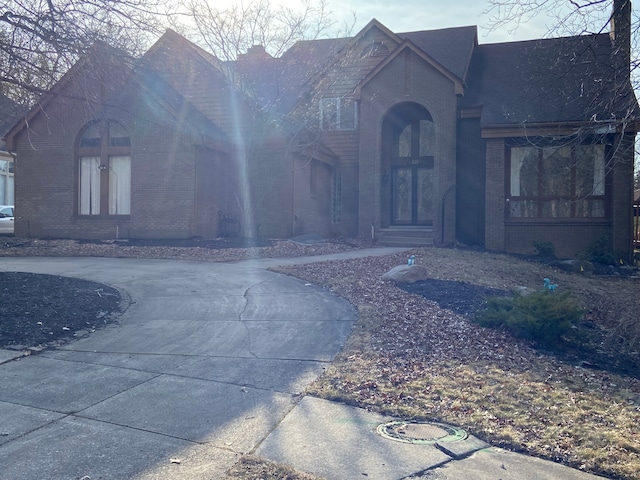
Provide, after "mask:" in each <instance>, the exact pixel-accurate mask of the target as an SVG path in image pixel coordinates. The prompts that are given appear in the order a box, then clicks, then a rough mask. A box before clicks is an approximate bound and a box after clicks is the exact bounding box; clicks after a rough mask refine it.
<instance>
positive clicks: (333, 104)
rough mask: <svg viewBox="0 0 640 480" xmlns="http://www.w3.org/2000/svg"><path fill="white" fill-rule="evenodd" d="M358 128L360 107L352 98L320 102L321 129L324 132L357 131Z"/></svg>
mask: <svg viewBox="0 0 640 480" xmlns="http://www.w3.org/2000/svg"><path fill="white" fill-rule="evenodd" d="M357 127H358V105H357V103H356V101H355V100H354V99H353V98H351V97H335V98H322V99H321V100H320V128H321V129H322V130H328V131H335V130H355V129H356V128H357Z"/></svg>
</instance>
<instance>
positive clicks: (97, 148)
mask: <svg viewBox="0 0 640 480" xmlns="http://www.w3.org/2000/svg"><path fill="white" fill-rule="evenodd" d="M77 159H78V160H77V161H78V163H77V165H78V167H77V168H78V214H79V215H129V214H130V213H131V140H130V138H129V134H128V133H127V131H126V130H125V129H124V127H123V126H122V125H120V124H119V123H116V122H112V121H101V122H94V123H91V124H89V125H88V126H87V127H85V129H84V131H83V132H82V134H81V136H80V139H79V141H78V146H77Z"/></svg>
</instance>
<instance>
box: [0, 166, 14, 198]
mask: <svg viewBox="0 0 640 480" xmlns="http://www.w3.org/2000/svg"><path fill="white" fill-rule="evenodd" d="M13 192H14V180H13V161H12V160H6V159H4V158H2V159H0V205H13V203H14V200H13V199H14V193H13Z"/></svg>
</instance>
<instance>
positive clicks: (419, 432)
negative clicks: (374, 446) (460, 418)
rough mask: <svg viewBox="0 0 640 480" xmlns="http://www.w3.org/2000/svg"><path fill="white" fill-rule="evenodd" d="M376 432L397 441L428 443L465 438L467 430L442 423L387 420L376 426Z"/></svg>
mask: <svg viewBox="0 0 640 480" xmlns="http://www.w3.org/2000/svg"><path fill="white" fill-rule="evenodd" d="M377 431H378V433H379V434H380V435H382V436H383V437H385V438H388V439H390V440H396V441H398V442H405V443H416V444H422V445H428V444H432V443H436V442H455V441H458V440H464V439H465V438H467V432H465V431H464V430H461V429H459V428H456V427H452V426H450V425H444V424H442V423H411V422H389V423H384V424H382V425H379V426H378V429H377Z"/></svg>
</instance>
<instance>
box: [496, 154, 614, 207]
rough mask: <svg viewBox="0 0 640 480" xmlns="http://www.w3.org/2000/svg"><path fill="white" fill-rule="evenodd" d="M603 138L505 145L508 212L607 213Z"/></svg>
mask: <svg viewBox="0 0 640 480" xmlns="http://www.w3.org/2000/svg"><path fill="white" fill-rule="evenodd" d="M605 155H606V148H605V145H604V144H580V145H562V146H554V145H544V146H538V145H532V144H525V145H514V146H511V147H510V148H509V155H508V160H509V165H508V187H507V202H508V208H507V214H508V216H509V217H510V218H512V219H517V218H545V219H546V218H603V217H605V216H606V215H607V213H606V211H607V205H606V199H607V196H606V194H607V186H606V175H605V161H606V158H605Z"/></svg>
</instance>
